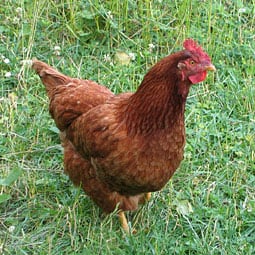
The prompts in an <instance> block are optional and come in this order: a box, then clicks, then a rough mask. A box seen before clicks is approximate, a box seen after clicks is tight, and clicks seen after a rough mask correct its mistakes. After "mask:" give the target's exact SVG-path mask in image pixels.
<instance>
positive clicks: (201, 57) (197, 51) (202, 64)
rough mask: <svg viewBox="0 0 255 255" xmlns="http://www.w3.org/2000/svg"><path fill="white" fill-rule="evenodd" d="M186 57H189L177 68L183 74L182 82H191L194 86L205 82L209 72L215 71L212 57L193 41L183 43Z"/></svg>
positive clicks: (188, 40)
mask: <svg viewBox="0 0 255 255" xmlns="http://www.w3.org/2000/svg"><path fill="white" fill-rule="evenodd" d="M183 47H184V49H185V50H184V52H185V55H187V56H188V57H187V58H186V59H184V60H181V61H179V63H178V65H177V67H178V69H179V70H180V72H181V77H182V80H187V79H188V80H189V81H190V82H191V83H192V84H195V83H198V82H201V81H203V80H204V79H205V78H206V74H207V71H215V70H216V69H215V67H214V65H213V64H212V63H211V59H210V57H209V56H208V55H207V53H206V52H204V51H203V49H202V48H201V47H200V46H199V45H198V44H197V43H196V42H195V41H194V40H192V39H187V40H185V41H184V43H183Z"/></svg>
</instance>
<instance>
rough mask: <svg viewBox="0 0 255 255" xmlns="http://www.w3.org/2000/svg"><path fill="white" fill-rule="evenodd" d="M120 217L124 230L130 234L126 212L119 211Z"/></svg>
mask: <svg viewBox="0 0 255 255" xmlns="http://www.w3.org/2000/svg"><path fill="white" fill-rule="evenodd" d="M119 219H120V224H121V227H122V228H123V229H124V231H125V232H126V233H128V234H129V233H130V229H129V226H128V222H127V218H126V216H125V213H124V212H123V211H120V212H119Z"/></svg>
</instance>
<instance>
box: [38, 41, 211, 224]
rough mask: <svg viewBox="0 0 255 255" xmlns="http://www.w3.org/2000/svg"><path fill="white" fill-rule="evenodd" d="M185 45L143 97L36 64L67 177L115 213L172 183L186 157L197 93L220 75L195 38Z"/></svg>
mask: <svg viewBox="0 0 255 255" xmlns="http://www.w3.org/2000/svg"><path fill="white" fill-rule="evenodd" d="M185 42H186V45H185V43H184V47H185V50H183V51H180V52H177V53H175V54H172V55H170V56H168V57H166V58H164V59H162V60H161V61H160V62H159V63H157V64H156V65H155V66H154V67H153V68H152V69H151V70H150V71H149V72H148V73H147V74H146V76H145V77H144V80H143V82H142V84H141V85H140V87H139V88H138V90H137V92H136V93H123V94H120V95H114V94H113V93H112V92H111V91H110V90H108V89H107V88H105V87H104V86H101V85H99V84H97V83H95V82H92V81H89V80H80V79H73V78H70V77H68V76H65V75H63V74H61V73H59V72H57V71H56V70H54V69H53V68H51V67H50V66H48V65H47V64H45V63H43V62H40V61H38V60H34V61H33V68H34V69H35V70H36V72H37V73H38V74H39V76H40V78H41V80H42V82H43V83H44V84H45V86H46V90H47V93H48V96H49V99H50V113H51V116H52V117H53V119H54V120H55V123H56V125H57V127H58V128H59V129H60V131H61V135H60V136H61V140H62V146H63V147H64V167H65V172H66V173H67V174H68V175H69V177H70V179H71V180H72V181H73V183H74V184H75V185H81V186H82V188H83V189H84V191H85V192H86V193H87V194H88V195H89V196H90V197H91V198H92V199H93V201H94V202H95V203H96V204H98V205H99V206H100V207H101V208H102V209H103V210H104V211H106V212H108V213H109V212H112V211H113V210H114V209H115V208H116V206H118V208H119V209H120V210H122V211H127V210H135V209H137V207H138V204H139V203H140V202H143V201H144V200H145V194H146V193H148V192H152V191H157V190H160V189H161V188H162V187H163V186H164V185H165V184H166V183H167V181H168V180H169V179H170V178H171V176H172V175H173V173H174V172H175V170H176V169H177V168H178V166H179V164H180V162H181V160H182V159H183V151H184V145H185V127H184V109H185V102H186V98H187V95H188V92H189V88H190V86H191V84H192V83H196V82H199V81H201V80H203V79H204V78H205V76H206V70H213V69H214V66H213V65H212V64H211V62H210V59H209V57H208V55H207V54H206V53H204V52H203V51H202V49H201V48H200V47H199V46H198V45H197V44H196V43H195V42H194V41H193V40H190V41H189V43H188V42H187V41H185ZM191 61H194V62H196V63H197V66H196V67H194V66H193V62H191ZM124 221H125V220H124ZM122 225H123V226H124V225H125V224H123V222H122ZM124 227H125V226H124Z"/></svg>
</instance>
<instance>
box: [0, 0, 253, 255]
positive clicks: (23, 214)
mask: <svg viewBox="0 0 255 255" xmlns="http://www.w3.org/2000/svg"><path fill="white" fill-rule="evenodd" d="M254 6H255V2H254V1H245V0H238V1H225V2H224V3H223V1H214V0H211V1H198V0H194V1H188V0H185V1H164V0H161V1H159V0H158V1H156V0H155V1H148V0H146V1H133V0H129V1H128V0H123V1H118V0H113V1H99V0H96V1H77V0H67V1H46V0H42V1H38V0H34V1H21V0H16V1H14V0H5V1H3V2H1V3H0V17H1V24H0V40H1V44H0V57H1V59H0V74H1V75H0V84H1V91H0V93H1V95H0V175H1V177H0V195H1V196H0V253H2V254H35V253H36V254H157V255H158V254H185V255H186V254H199V255H200V254H204V255H208V254H228V255H229V254H235V255H236V254H245V255H248V254H255V246H254V243H255V163H254V162H255V143H254V140H255V103H254V95H255V87H254V73H255V64H254V56H255V52H254V49H255V38H254V33H255V24H254V21H255V19H254V17H255V15H254V14H255V8H254ZM187 37H192V38H194V39H196V40H197V41H199V42H200V43H201V44H202V45H203V46H204V48H205V49H206V50H207V52H208V53H209V55H210V56H211V57H212V60H213V63H214V64H215V65H216V67H217V73H216V74H215V75H212V74H210V75H209V76H208V78H207V80H206V82H204V84H198V85H196V86H193V87H192V90H191V94H190V96H189V99H188V102H187V107H186V130H187V144H186V148H185V160H184V161H183V163H182V165H181V167H180V168H179V169H178V171H177V172H176V174H175V175H174V177H173V178H172V180H171V181H170V182H169V183H168V184H167V185H166V187H165V188H164V189H163V190H162V191H160V192H157V193H154V194H153V198H152V200H151V201H150V202H149V203H148V204H146V205H145V206H143V207H142V208H141V209H139V210H138V211H137V212H135V213H130V214H128V217H129V220H130V222H131V224H132V226H134V227H135V228H136V229H137V230H138V233H137V234H136V235H133V236H127V235H125V234H124V233H123V232H122V230H121V229H120V227H119V222H118V219H117V216H116V213H113V214H111V215H109V216H104V215H102V212H101V211H100V209H98V208H97V207H96V206H95V205H94V204H93V203H92V202H91V201H90V200H89V199H88V197H87V196H86V195H85V194H84V193H83V192H82V191H81V190H79V189H76V188H74V187H73V185H72V184H71V183H70V181H69V180H68V178H67V177H66V176H65V175H64V174H63V165H62V150H61V146H60V141H59V138H58V135H57V132H56V128H55V125H54V123H53V121H52V120H51V119H50V117H49V114H48V110H47V108H48V106H47V104H48V101H47V98H46V94H45V91H44V88H43V86H42V85H41V83H40V81H39V79H38V77H37V76H36V75H35V74H34V73H33V72H32V71H31V70H30V69H28V68H27V67H26V66H25V65H23V64H21V63H20V61H21V60H26V59H31V58H32V57H37V58H38V59H41V60H43V61H46V62H48V63H50V64H51V65H53V66H55V67H57V68H58V69H59V70H62V71H63V72H65V73H66V74H67V75H72V76H75V77H84V78H88V79H93V80H96V81H98V82H100V83H102V84H105V85H107V86H108V87H109V88H110V89H112V90H113V91H114V92H116V93H119V92H122V91H128V90H132V91H134V90H135V89H136V88H137V86H138V85H139V83H140V81H141V79H142V77H143V75H144V74H145V73H146V70H148V68H149V67H150V66H151V65H153V64H154V63H155V62H156V61H157V60H158V59H160V58H161V57H163V56H165V55H167V54H169V53H171V52H173V51H176V50H179V49H180V48H181V44H182V41H183V40H184V38H187ZM56 46H58V47H56ZM118 51H122V52H125V53H127V54H130V53H133V55H134V56H135V59H134V60H132V61H131V62H130V63H129V64H128V65H120V64H116V62H115V61H114V56H115V54H116V52H118Z"/></svg>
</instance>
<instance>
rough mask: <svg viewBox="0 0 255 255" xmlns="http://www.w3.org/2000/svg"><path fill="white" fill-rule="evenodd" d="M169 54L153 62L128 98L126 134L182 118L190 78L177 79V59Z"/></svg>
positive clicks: (160, 127)
mask: <svg viewBox="0 0 255 255" xmlns="http://www.w3.org/2000/svg"><path fill="white" fill-rule="evenodd" d="M170 57H171V56H169V57H167V58H165V59H163V60H161V61H160V62H159V63H158V64H156V65H155V66H154V67H153V68H152V69H151V70H150V71H149V72H148V73H147V74H146V76H145V77H144V80H143V82H142V83H141V85H140V87H139V88H138V90H137V92H136V93H134V94H133V95H132V96H131V97H130V98H129V99H128V102H127V105H126V114H125V116H126V124H127V130H128V133H129V134H131V135H136V134H142V135H148V134H152V133H154V132H155V131H157V130H164V129H165V130H169V129H170V128H172V127H173V126H174V125H175V124H177V125H178V124H179V123H180V122H182V123H183V122H184V110H185V102H186V98H187V95H188V92H189V88H190V82H189V81H181V78H180V77H179V74H178V70H177V68H176V66H177V63H173V61H172V62H171V60H172V59H174V58H172V59H171V58H170ZM174 60H175V59H174Z"/></svg>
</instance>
